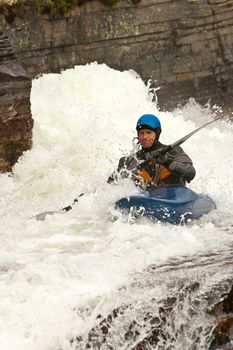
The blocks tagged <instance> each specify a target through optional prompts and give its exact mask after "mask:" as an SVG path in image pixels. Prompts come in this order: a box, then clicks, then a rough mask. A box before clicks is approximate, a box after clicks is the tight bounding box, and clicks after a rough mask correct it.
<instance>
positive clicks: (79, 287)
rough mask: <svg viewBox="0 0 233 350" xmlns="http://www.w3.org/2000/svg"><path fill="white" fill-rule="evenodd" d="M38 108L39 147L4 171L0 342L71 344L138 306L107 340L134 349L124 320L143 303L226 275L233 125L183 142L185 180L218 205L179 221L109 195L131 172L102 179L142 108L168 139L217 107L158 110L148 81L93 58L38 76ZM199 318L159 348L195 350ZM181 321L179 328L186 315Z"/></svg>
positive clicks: (7, 349)
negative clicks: (116, 179)
mask: <svg viewBox="0 0 233 350" xmlns="http://www.w3.org/2000/svg"><path fill="white" fill-rule="evenodd" d="M31 108H32V115H33V119H34V122H35V124H34V131H33V147H32V149H31V150H30V151H27V152H25V153H24V154H23V156H22V157H21V158H20V159H19V161H18V163H17V164H16V165H15V166H14V169H13V174H14V175H11V174H1V175H0V189H1V196H0V198H1V199H0V200H1V209H0V212H1V227H0V239H1V255H0V315H1V316H0V349H1V350H15V349H17V350H61V349H62V350H68V349H72V346H73V347H74V345H71V342H70V341H71V339H72V338H73V337H80V338H82V339H85V338H87V337H88V333H89V331H90V329H91V328H92V327H95V326H96V325H97V324H98V319H97V316H98V315H99V314H101V315H102V316H103V317H106V316H107V315H108V314H110V313H111V312H112V310H114V309H116V308H120V307H121V306H122V305H126V304H127V305H129V304H131V305H134V306H135V307H134V308H131V309H130V310H131V311H129V310H127V313H126V314H127V315H126V314H124V315H125V317H124V318H122V317H121V318H120V321H119V323H118V324H114V325H113V326H112V329H113V331H112V335H111V336H110V339H111V344H112V345H111V346H112V348H113V349H132V348H133V346H134V343H135V339H134V340H132V339H128V340H127V341H126V340H122V336H121V335H122V334H123V333H122V332H123V330H122V329H123V328H124V327H125V328H127V324H128V323H127V322H129V320H130V319H132V318H134V317H136V318H139V315H140V313H142V311H141V310H142V308H143V314H144V312H146V310H147V311H148V310H150V309H151V308H154V309H155V310H157V309H158V305H159V301H160V300H161V299H164V298H166V297H167V296H169V295H172V294H173V293H174V292H175V291H176V290H177V288H178V289H179V288H181V287H180V286H179V283H178V282H177V281H178V280H180V281H181V280H182V281H184V280H185V281H186V285H189V284H191V283H193V282H194V281H196V279H195V278H196V276H197V275H198V280H199V282H200V278H201V284H202V293H205V291H207V290H210V289H211V288H212V286H214V285H216V284H218V283H221V281H222V280H226V279H227V278H229V277H230V276H231V270H232V269H230V267H226V265H225V264H222V265H221V261H227V260H231V257H232V249H233V228H232V206H233V186H232V159H233V125H232V124H230V123H229V122H226V121H217V122H216V123H213V124H211V125H210V126H209V127H207V128H204V129H203V130H201V131H200V132H198V133H197V134H195V135H194V136H193V137H191V138H190V139H189V140H187V141H186V142H185V143H184V144H183V148H184V150H185V151H186V152H187V153H188V154H189V155H190V157H191V158H192V159H193V162H194V165H195V168H196V170H197V175H196V177H195V179H194V180H193V181H192V182H191V183H190V184H189V187H190V188H192V189H193V190H194V191H196V192H198V193H203V194H207V195H209V196H210V197H211V198H212V199H213V200H214V201H215V203H216V205H217V210H215V211H213V212H211V213H209V214H208V215H206V216H205V217H202V218H201V219H200V220H198V221H196V222H193V223H191V224H189V225H186V226H173V225H169V224H162V223H156V222H151V221H149V220H147V219H142V220H139V221H138V222H134V220H132V218H130V217H125V216H123V215H119V214H118V213H116V212H115V210H114V202H115V201H116V200H117V199H118V198H120V197H122V196H123V195H126V194H131V193H135V191H136V189H135V187H134V185H133V184H132V183H131V182H130V181H129V180H124V181H122V183H120V184H119V185H109V184H107V183H106V179H107V178H108V176H109V174H111V172H112V171H113V170H114V169H115V168H116V166H117V163H118V159H119V158H120V157H121V156H122V155H126V154H128V152H129V151H131V150H132V139H133V138H134V136H135V124H136V121H137V119H138V117H139V116H140V115H141V114H144V113H154V114H156V115H157V116H158V117H159V118H160V120H161V123H162V134H161V142H163V143H167V144H170V143H172V142H174V141H176V140H178V139H179V138H181V137H183V136H185V135H186V134H188V133H189V132H191V131H192V130H194V129H195V128H197V127H199V126H200V125H202V124H204V123H206V122H208V121H210V120H212V119H213V118H214V117H215V115H216V112H214V111H217V108H216V110H210V108H208V106H205V107H201V106H200V105H198V104H197V103H195V101H193V100H190V102H189V103H188V104H187V105H186V106H185V107H180V108H176V109H175V110H174V111H173V112H162V111H159V110H158V109H157V105H156V102H155V93H154V91H153V89H150V86H149V84H147V85H145V84H144V82H143V81H142V80H141V78H140V77H139V76H138V75H137V74H136V73H135V72H133V71H124V72H120V71H117V70H114V69H111V68H109V67H108V66H106V65H104V64H103V65H100V64H97V63H92V64H90V65H85V66H76V67H75V68H73V69H68V70H65V71H63V72H62V73H61V74H47V75H43V76H42V77H39V78H38V79H35V80H33V85H32V92H31ZM81 193H85V195H83V196H81V197H79V201H78V202H77V203H76V204H75V205H74V208H73V210H71V211H69V212H67V213H62V214H61V213H56V214H54V215H51V216H47V218H46V219H45V220H44V221H38V220H36V219H35V218H34V217H33V216H34V215H36V214H38V213H40V212H43V211H47V210H52V211H56V210H59V209H60V208H63V207H64V206H67V205H69V204H71V203H72V202H73V200H74V198H76V197H77V196H78V195H79V194H81ZM113 217H114V220H113ZM206 261H207V262H208V263H206ZM210 261H211V263H210ZM216 263H218V265H217V267H216ZM209 265H211V267H208V266H209ZM174 266H175V267H176V268H174ZM151 271H154V272H153V273H152V272H151ZM200 276H201V277H200ZM207 277H208V278H207ZM152 281H153V283H152ZM182 283H183V282H182ZM182 285H183V284H182ZM182 288H183V287H182ZM152 297H153V300H154V304H153V305H152V303H151V300H152V299H151V298H152ZM140 305H141V306H142V305H143V307H141V308H140V307H139V306H140ZM184 310H186V311H187V307H186V309H185V304H184ZM148 312H149V311H148ZM186 314H187V313H185V311H184V312H183V314H182V315H186ZM183 317H186V316H183ZM204 318H205V316H204V315H202V313H198V316H197V315H195V317H194V321H192V322H191V323H192V326H191V328H190V327H189V330H188V331H186V332H184V333H183V336H182V339H181V338H180V337H177V338H176V341H173V345H172V346H173V347H171V343H170V341H171V340H167V342H166V341H164V340H163V343H161V344H162V345H161V344H160V348H159V345H158V349H176V350H177V349H195V347H194V343H197V336H196V338H195V340H193V339H192V337H191V336H190V334H194V333H195V332H196V333H197V329H198V327H197V326H196V324H199V325H200V323H201V324H202V323H203V324H204V323H205V322H204ZM115 323H117V322H115ZM175 324H176V327H177V328H179V325H180V320H179V318H177V320H176V322H175ZM122 327H123V328H122ZM195 327H196V328H195ZM196 333H195V334H196ZM198 339H199V343H198V344H201V345H200V346H199V348H197V349H206V346H207V345H206V344H207V342H208V335H207V332H206V330H202V331H199V333H198ZM83 344H84V343H80V345H76V347H77V348H80V349H84V348H85V346H84V345H83ZM90 346H91V347H93V348H94V345H90ZM109 346H110V345H109ZM169 346H170V347H169ZM97 348H98V346H97ZM154 348H156V347H154ZM103 349H110V347H107V345H106V347H103ZM156 349H157V348H156Z"/></svg>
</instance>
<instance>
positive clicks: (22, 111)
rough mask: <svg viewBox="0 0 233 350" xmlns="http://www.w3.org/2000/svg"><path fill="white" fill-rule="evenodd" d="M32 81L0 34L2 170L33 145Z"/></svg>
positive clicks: (8, 169)
mask: <svg viewBox="0 0 233 350" xmlns="http://www.w3.org/2000/svg"><path fill="white" fill-rule="evenodd" d="M30 94H31V78H30V77H29V76H28V74H27V73H26V71H25V69H24V68H23V66H22V64H21V63H20V62H19V61H17V60H16V56H15V53H14V50H13V49H12V47H11V45H10V42H9V40H8V38H7V36H6V35H5V34H4V33H3V32H0V171H1V172H4V171H11V169H12V166H13V165H14V164H15V162H16V161H17V160H18V158H19V157H20V156H21V155H22V153H23V152H24V151H26V150H28V149H29V148H30V147H31V145H32V127H33V120H32V117H31V110H30V108H31V105H30Z"/></svg>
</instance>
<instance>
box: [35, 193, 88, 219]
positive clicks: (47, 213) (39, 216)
mask: <svg viewBox="0 0 233 350" xmlns="http://www.w3.org/2000/svg"><path fill="white" fill-rule="evenodd" d="M83 195H84V193H81V194H80V195H78V197H82V196H83ZM76 202H78V199H77V198H75V199H74V201H73V203H72V204H71V205H68V206H67V207H64V208H62V209H59V210H54V211H44V212H42V213H39V214H37V215H34V216H33V217H32V218H36V220H39V221H43V220H44V219H45V218H46V216H47V215H53V214H59V213H62V212H63V211H69V210H71V209H72V208H73V205H74V204H75V203H76Z"/></svg>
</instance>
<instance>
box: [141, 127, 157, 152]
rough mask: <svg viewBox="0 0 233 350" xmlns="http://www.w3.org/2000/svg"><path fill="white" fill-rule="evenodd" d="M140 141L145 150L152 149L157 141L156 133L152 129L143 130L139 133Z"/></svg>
mask: <svg viewBox="0 0 233 350" xmlns="http://www.w3.org/2000/svg"><path fill="white" fill-rule="evenodd" d="M138 139H139V142H140V144H141V146H142V147H143V148H150V147H151V146H152V145H153V143H154V142H155V139H156V133H155V131H153V130H150V129H142V130H139V132H138Z"/></svg>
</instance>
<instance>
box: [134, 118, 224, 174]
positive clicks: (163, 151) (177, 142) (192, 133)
mask: <svg viewBox="0 0 233 350" xmlns="http://www.w3.org/2000/svg"><path fill="white" fill-rule="evenodd" d="M219 119H223V118H222V117H218V118H216V119H214V120H211V121H210V122H208V123H205V124H203V125H202V126H200V127H199V128H197V129H195V130H193V131H192V132H190V133H189V134H188V135H186V136H184V137H182V138H181V139H179V140H178V141H176V142H174V143H172V144H171V145H168V146H166V147H164V148H163V149H161V150H158V158H160V157H161V156H162V157H163V156H165V154H166V153H167V152H169V151H171V150H172V149H174V148H176V147H178V146H180V145H181V144H182V143H183V142H185V141H186V140H188V139H189V138H190V137H191V136H193V135H194V134H196V133H197V132H198V131H200V130H201V129H203V128H205V127H206V126H208V125H210V124H212V123H214V122H216V121H217V120H219ZM155 159H156V157H151V158H149V159H147V160H145V161H144V162H142V163H140V164H139V168H141V167H143V166H144V165H146V164H147V163H149V162H151V161H152V160H155ZM137 167H138V165H137V166H136V167H135V168H137Z"/></svg>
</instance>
